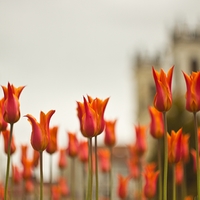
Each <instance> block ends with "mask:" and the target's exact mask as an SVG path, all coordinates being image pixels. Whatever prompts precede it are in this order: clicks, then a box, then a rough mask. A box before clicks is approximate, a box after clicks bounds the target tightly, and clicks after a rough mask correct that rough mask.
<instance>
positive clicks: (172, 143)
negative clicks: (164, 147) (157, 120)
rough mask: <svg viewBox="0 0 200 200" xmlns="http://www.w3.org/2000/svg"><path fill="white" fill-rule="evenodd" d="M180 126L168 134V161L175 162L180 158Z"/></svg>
mask: <svg viewBox="0 0 200 200" xmlns="http://www.w3.org/2000/svg"><path fill="white" fill-rule="evenodd" d="M182 135H183V134H182V128H181V129H179V130H178V131H177V132H175V131H174V130H172V131H171V135H169V134H168V160H169V163H177V162H179V161H180V160H181V158H182Z"/></svg>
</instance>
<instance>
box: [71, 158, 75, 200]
mask: <svg viewBox="0 0 200 200" xmlns="http://www.w3.org/2000/svg"><path fill="white" fill-rule="evenodd" d="M74 167H75V160H74V157H73V158H72V159H71V191H72V200H74V199H75V190H74V189H75V187H74V186H75V185H74V184H75V183H74V181H75V169H74Z"/></svg>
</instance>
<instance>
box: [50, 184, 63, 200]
mask: <svg viewBox="0 0 200 200" xmlns="http://www.w3.org/2000/svg"><path fill="white" fill-rule="evenodd" d="M51 198H52V200H60V198H61V192H60V186H59V185H53V186H52V187H51Z"/></svg>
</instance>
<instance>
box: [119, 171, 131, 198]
mask: <svg viewBox="0 0 200 200" xmlns="http://www.w3.org/2000/svg"><path fill="white" fill-rule="evenodd" d="M128 181H129V177H123V176H122V175H121V174H119V175H118V190H117V191H118V196H119V198H120V199H125V198H126V197H127V194H128V192H127V189H128Z"/></svg>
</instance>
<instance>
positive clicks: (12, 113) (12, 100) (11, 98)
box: [2, 83, 24, 124]
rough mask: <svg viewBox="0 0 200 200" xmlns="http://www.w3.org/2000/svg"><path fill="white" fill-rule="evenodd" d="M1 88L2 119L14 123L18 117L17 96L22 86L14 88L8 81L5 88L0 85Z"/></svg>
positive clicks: (18, 104) (18, 105)
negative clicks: (2, 98) (2, 94)
mask: <svg viewBox="0 0 200 200" xmlns="http://www.w3.org/2000/svg"><path fill="white" fill-rule="evenodd" d="M2 89H3V92H4V104H3V105H4V114H3V117H4V120H5V121H6V122H7V123H10V124H14V123H16V122H17V121H18V120H19V118H20V103H19V97H20V94H21V92H22V90H23V89H24V86H22V87H18V88H16V87H14V85H10V83H8V86H7V88H6V87H5V86H2Z"/></svg>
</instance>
